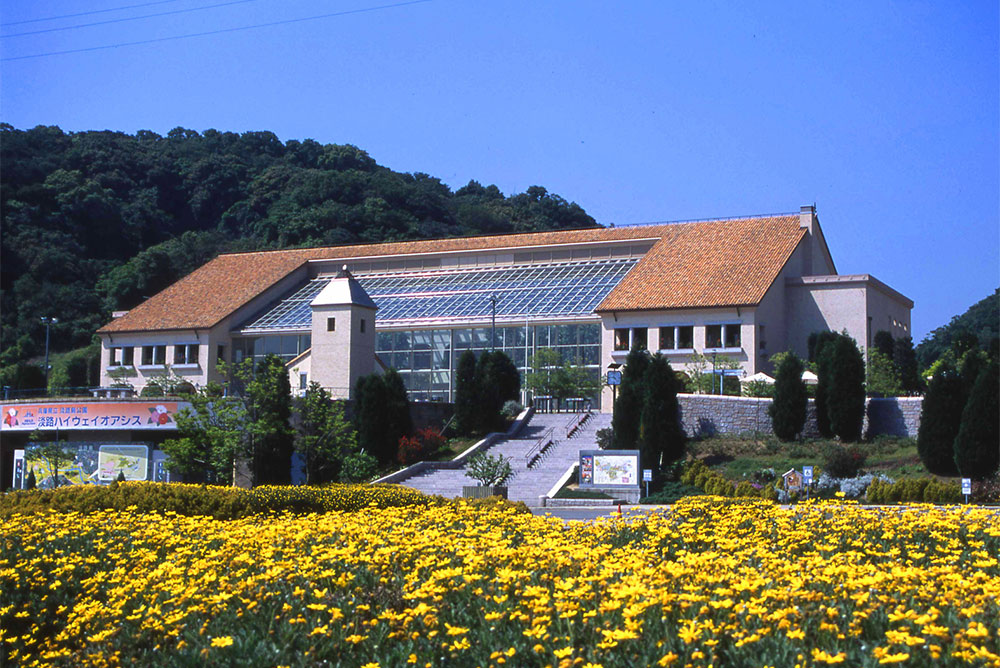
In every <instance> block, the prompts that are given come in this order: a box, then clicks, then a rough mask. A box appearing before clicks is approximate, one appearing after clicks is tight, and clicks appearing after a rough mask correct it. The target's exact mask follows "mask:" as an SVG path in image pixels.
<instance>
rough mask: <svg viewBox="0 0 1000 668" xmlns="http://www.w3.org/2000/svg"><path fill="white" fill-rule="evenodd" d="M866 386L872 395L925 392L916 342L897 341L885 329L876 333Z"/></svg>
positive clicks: (903, 338) (869, 352) (869, 354)
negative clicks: (919, 368) (915, 348)
mask: <svg viewBox="0 0 1000 668" xmlns="http://www.w3.org/2000/svg"><path fill="white" fill-rule="evenodd" d="M866 387H867V389H868V394H870V395H881V396H887V397H888V396H899V395H900V394H917V393H919V392H921V391H923V389H924V384H923V381H922V380H921V378H920V372H919V370H918V369H917V356H916V352H915V351H914V349H913V339H911V338H910V337H909V336H901V337H900V338H898V339H893V338H892V334H891V333H889V332H887V331H885V330H880V331H878V332H876V333H875V337H874V339H873V341H872V348H871V349H870V350H869V351H868V371H867V380H866Z"/></svg>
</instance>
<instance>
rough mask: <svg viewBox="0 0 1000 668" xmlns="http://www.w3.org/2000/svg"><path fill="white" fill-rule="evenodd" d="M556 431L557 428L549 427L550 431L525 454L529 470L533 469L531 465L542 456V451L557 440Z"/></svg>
mask: <svg viewBox="0 0 1000 668" xmlns="http://www.w3.org/2000/svg"><path fill="white" fill-rule="evenodd" d="M555 431H556V428H555V427H549V429H548V430H547V431H546V432H545V433H544V434H542V437H541V438H539V439H538V440H537V441H535V444H534V445H533V446H531V447H530V448H529V449H528V451H527V452H526V453H525V454H524V459H525V461H526V462H527V464H526V466H527V467H528V468H529V469H530V468H531V465H532V464H534V463H535V460H536V459H538V458H539V457H540V456H541V455H542V451H543V450H545V447H546V446H548V445H549V444H550V443H552V441H553V440H555Z"/></svg>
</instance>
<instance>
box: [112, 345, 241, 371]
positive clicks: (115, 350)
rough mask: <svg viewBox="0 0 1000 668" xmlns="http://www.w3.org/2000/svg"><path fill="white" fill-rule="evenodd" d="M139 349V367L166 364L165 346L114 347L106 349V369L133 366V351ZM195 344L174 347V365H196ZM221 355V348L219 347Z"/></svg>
mask: <svg viewBox="0 0 1000 668" xmlns="http://www.w3.org/2000/svg"><path fill="white" fill-rule="evenodd" d="M136 348H138V349H139V365H140V366H163V365H164V364H166V363H167V346H166V345H165V344H158V345H151V346H114V347H112V348H108V367H109V368H112V367H119V366H135V351H136ZM200 348H201V346H200V345H199V344H197V343H179V344H177V345H175V346H174V361H173V363H174V364H198V351H199V349H200ZM219 348H220V352H219V355H220V357H221V355H222V350H221V349H222V348H223V346H219Z"/></svg>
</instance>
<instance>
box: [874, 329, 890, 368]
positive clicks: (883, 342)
mask: <svg viewBox="0 0 1000 668" xmlns="http://www.w3.org/2000/svg"><path fill="white" fill-rule="evenodd" d="M872 344H873V347H874V348H875V350H877V351H879V352H880V353H882V354H883V355H885V358H886V359H887V360H890V361H892V359H893V352H894V351H895V342H894V341H893V339H892V334H890V333H889V332H887V331H885V330H884V329H880V330H879V331H877V332H875V338H874V339H873V340H872Z"/></svg>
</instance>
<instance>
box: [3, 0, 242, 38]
mask: <svg viewBox="0 0 1000 668" xmlns="http://www.w3.org/2000/svg"><path fill="white" fill-rule="evenodd" d="M256 1H257V0H232V1H231V2H220V3H219V4H217V5H205V6H204V7H190V8H188V9H173V10H171V11H169V12H159V13H156V14H143V15H142V16H126V17H125V18H121V19H108V20H107V21H94V22H93V23H80V24H78V25H75V26H63V27H62V28H43V29H42V30H29V31H28V32H15V33H11V34H9V35H0V39H7V38H8V37H24V36H25V35H40V34H42V33H43V32H59V31H60V30H76V29H77V28H90V27H91V26H103V25H107V24H109V23H124V22H125V21H138V20H139V19H151V18H155V17H157V16H170V15H171V14H186V13H188V12H200V11H202V10H204V9H215V8H216V7H228V6H229V5H242V4H245V3H247V2H256Z"/></svg>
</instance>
